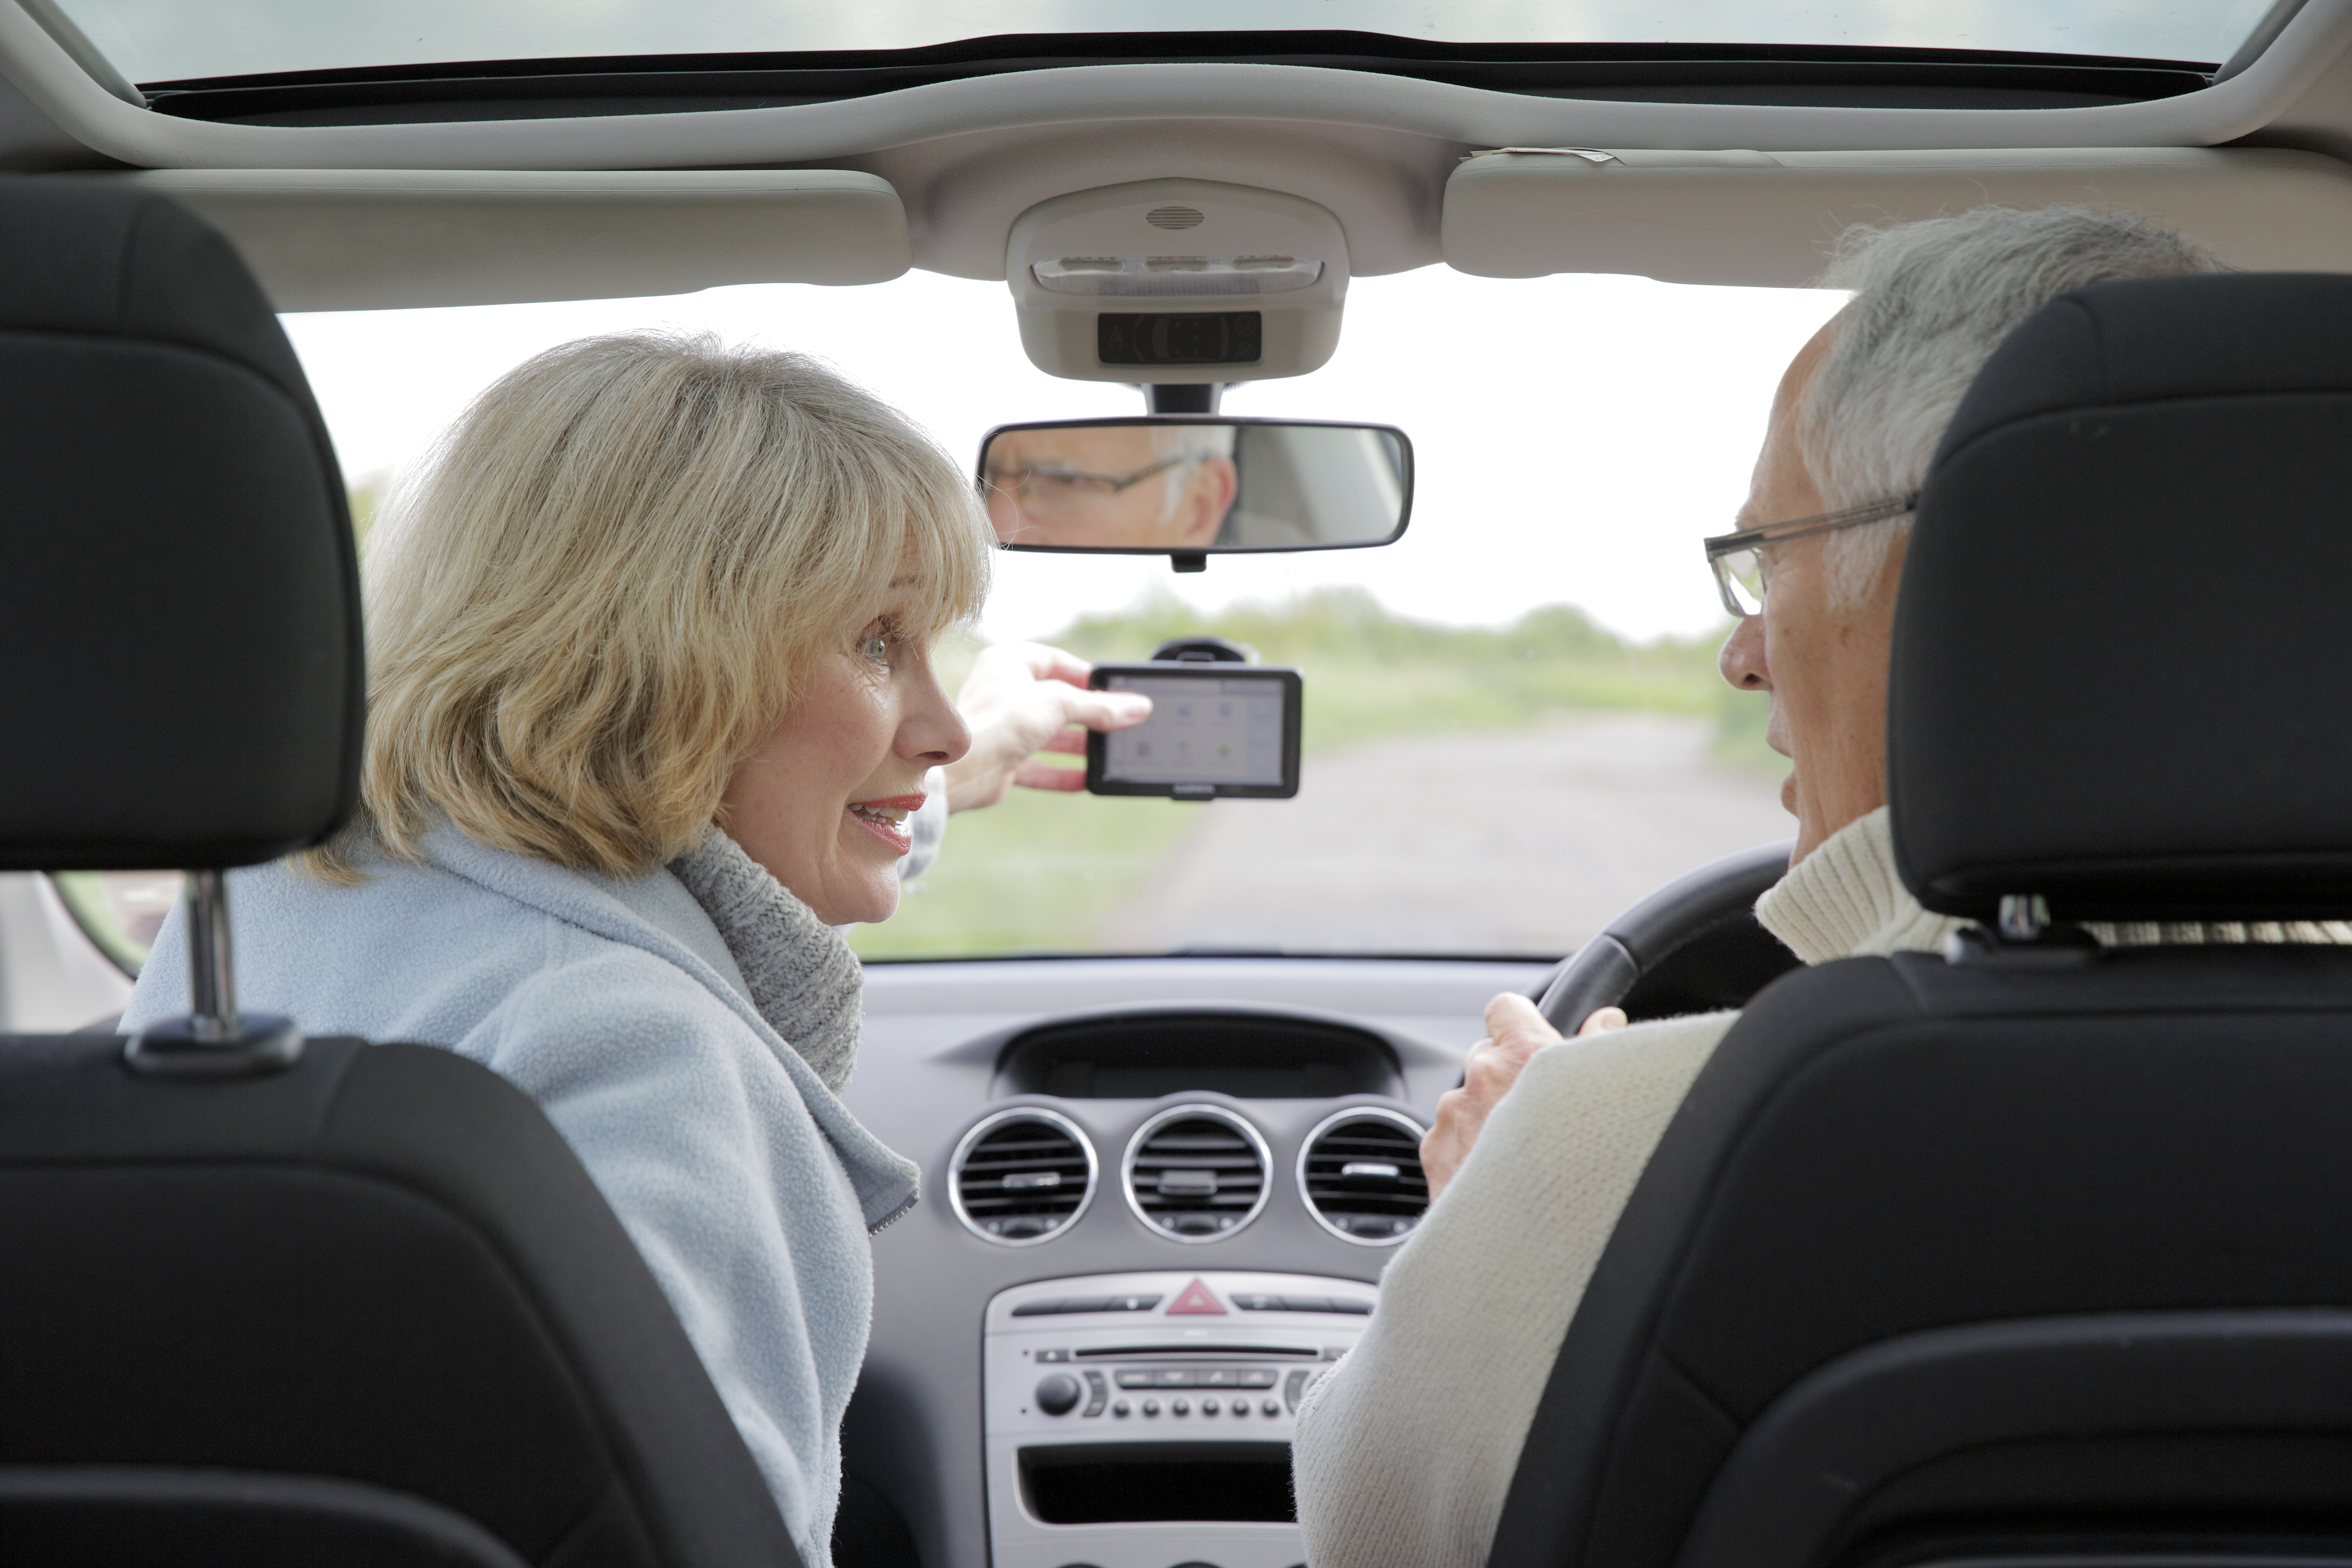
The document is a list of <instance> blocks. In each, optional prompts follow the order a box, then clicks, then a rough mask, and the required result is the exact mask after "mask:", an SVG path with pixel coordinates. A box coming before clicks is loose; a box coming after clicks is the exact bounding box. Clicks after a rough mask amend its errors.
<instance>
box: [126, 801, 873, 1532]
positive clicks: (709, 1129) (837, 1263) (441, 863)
mask: <svg viewBox="0 0 2352 1568" xmlns="http://www.w3.org/2000/svg"><path fill="white" fill-rule="evenodd" d="M728 847H729V848H730V849H731V848H732V846H728ZM425 848H426V852H427V858H428V861H429V863H428V864H425V865H406V864H402V863H398V862H394V861H388V860H385V859H383V858H382V857H380V856H375V855H373V854H371V853H367V852H362V855H361V856H360V857H358V864H359V865H360V867H361V868H362V870H364V871H365V872H366V873H367V874H368V880H367V881H366V882H365V883H363V884H362V885H361V886H359V887H357V888H334V887H329V886H326V885H324V884H322V883H320V882H318V881H316V880H315V879H311V878H309V877H307V876H304V875H302V874H299V873H298V872H295V871H293V870H291V869H289V868H286V867H284V866H282V865H280V866H265V867H258V868H254V869H252V870H247V871H239V872H236V873H234V874H232V875H231V877H230V879H229V883H230V889H231V890H230V911H231V922H232V930H233V931H234V935H235V943H236V946H235V956H236V976H237V995H238V1002H239V1005H240V1006H242V1007H248V1008H252V1009H254V1010H257V1011H268V1012H277V1013H284V1014H287V1015H289V1016H291V1017H292V1018H293V1019H294V1021H295V1023H296V1025H297V1026H299V1027H300V1028H301V1029H302V1030H303V1031H304V1032H305V1033H307V1034H312V1035H358V1036H362V1037H365V1038H368V1039H371V1040H377V1041H387V1040H404V1041H412V1042H416V1043H421V1044H426V1045H436V1046H445V1047H449V1048H451V1049H453V1050H456V1051H457V1052H458V1053H459V1054H460V1055H463V1056H467V1057H470V1058H473V1059H474V1060H476V1061H478V1062H480V1063H482V1064H483V1065H484V1066H486V1067H488V1068H491V1069H492V1070H493V1071H495V1072H497V1073H499V1075H500V1076H501V1077H504V1078H506V1079H509V1080H510V1081H511V1082H513V1083H515V1084H516V1085H518V1086H520V1088H521V1089H523V1090H525V1091H526V1092H527V1093H529V1094H530V1096H531V1098H532V1099H534V1100H537V1101H538V1102H539V1103H540V1105H541V1108H542V1109H543V1110H545V1111H546V1112H547V1114H548V1116H549V1118H550V1119H551V1121H553V1122H554V1123H555V1125H556V1127H557V1129H558V1130H559V1131H562V1134H563V1136H564V1138H565V1139H566V1140H567V1141H568V1142H570V1143H571V1145H572V1149H573V1151H574V1152H577V1153H578V1154H579V1156H580V1158H581V1162H582V1163H583V1164H584V1165H586V1167H587V1169H588V1173H589V1175H590V1176H591V1177H592V1178H593V1180H594V1181H595V1183H596V1185H597V1187H598V1189H599V1190H600V1191H601V1192H603V1194H604V1197H605V1200H606V1201H607V1202H608V1203H610V1204H611V1205H613V1208H614V1212H615V1213H616V1214H618V1215H619V1216H620V1219H621V1223H622V1224H623V1225H624V1226H626V1227H627V1230H628V1233H629V1236H630V1237H631V1239H632V1240H634V1241H635V1243H636V1245H637V1249H638V1251H639V1252H641V1253H642V1254H644V1256H645V1259H646V1264H647V1265H648V1266H649V1267H650V1268H652V1270H653V1274H654V1278H655V1279H656V1280H658V1281H659V1282H660V1284H661V1288H662V1289H663V1291H664V1293H665V1294H667V1296H668V1298H669V1301H670V1305H671V1306H672V1307H674V1308H675V1309H676V1310H677V1315H678V1318H679V1320H680V1321H682V1322H683V1323H684V1324H685V1327H686V1331H687V1335H688V1339H689V1340H691V1341H692V1342H693V1344H694V1347H695V1349H696V1350H697V1351H698V1352H699V1353H700V1355H701V1357H702V1363H703V1364H704V1366H706V1367H707V1368H709V1372H710V1376H711V1380H712V1382H714V1383H715V1384H718V1387H719V1394H720V1396H721V1397H722V1398H723V1399H724V1400H725V1401H726V1404H727V1408H728V1410H729V1411H730V1414H732V1415H733V1416H734V1418H735V1424H736V1426H738V1428H740V1431H741V1432H742V1434H743V1438H744V1441H745V1442H746V1443H747V1444H748V1445H749V1446H750V1447H751V1454H752V1457H753V1458H755V1459H757V1460H758V1462H759V1465H760V1468H761V1471H762V1472H763V1473H764V1474H765V1476H766V1477H767V1480H768V1484H769V1487H770V1488H771V1489H772V1491H773V1492H774V1494H775V1498H776V1502H777V1506H778V1508H779V1509H780V1510H782V1514H783V1518H784V1522H785V1525H786V1527H787V1528H788V1529H789V1530H790V1531H791V1533H792V1537H793V1544H794V1545H795V1546H797V1547H798V1548H799V1549H800V1553H801V1557H802V1560H803V1562H805V1563H809V1564H810V1565H811V1568H821V1565H822V1564H824V1563H829V1562H830V1561H831V1551H830V1547H831V1540H832V1533H833V1515H834V1509H835V1502H836V1501H837V1500H838V1496H839V1492H840V1485H841V1480H840V1477H841V1447H840V1435H841V1418H842V1412H843V1410H844V1409H845V1406H846V1405H848V1402H849V1394H850V1390H851V1388H852V1387H853V1386H854V1385H855V1384H856V1381H857V1369H858V1363H860V1362H861V1361H862V1360H864V1358H865V1354H866V1332H867V1329H868V1326H869V1324H870V1321H871V1319H872V1314H873V1299H874V1265H873V1253H872V1249H871V1247H870V1245H869V1243H868V1241H867V1236H868V1233H869V1232H870V1231H871V1230H874V1229H878V1228H880V1227H881V1226H884V1225H887V1224H888V1223H889V1222H890V1221H891V1220H892V1219H894V1218H896V1217H897V1216H898V1215H900V1214H902V1213H904V1212H905V1211H906V1209H907V1208H908V1206H910V1205H912V1204H913V1203H914V1201H915V1195H916V1174H917V1172H916V1167H915V1166H914V1165H913V1164H911V1163H908V1161H906V1160H903V1159H900V1158H899V1157H898V1155H896V1154H894V1153H892V1152H890V1151H889V1150H888V1149H887V1148H885V1147H883V1145H882V1144H881V1143H880V1142H878V1141H877V1140H876V1139H875V1137H874V1136H873V1135H872V1134H871V1133H869V1132H867V1131H866V1130H865V1129H864V1128H863V1127H861V1126H859V1125H858V1123H857V1121H856V1119H855V1118H854V1117H852V1116H851V1115H850V1113H849V1111H848V1110H847V1108H845V1106H844V1105H843V1104H842V1103H841V1101H840V1100H838V1099H837V1098H835V1095H834V1093H833V1091H832V1090H831V1089H827V1088H826V1087H825V1085H824V1082H823V1081H822V1080H821V1079H819V1077H818V1075H817V1073H816V1071H815V1070H814V1068H811V1067H810V1065H809V1064H808V1063H807V1062H806V1061H804V1060H803V1058H801V1056H800V1054H799V1053H798V1052H797V1051H795V1050H794V1049H793V1047H791V1046H790V1045H788V1044H787V1043H786V1041H785V1039H784V1038H783V1037H782V1036H781V1035H780V1034H778V1032H777V1031H776V1029H775V1028H773V1027H772V1026H770V1024H769V1022H768V1020H767V1019H765V1018H763V1017H762V1016H761V1014H760V1011H759V1008H758V1007H757V1005H755V1004H754V1002H753V1000H752V994H751V987H750V986H749V985H747V984H746V983H745V980H744V976H743V974H742V972H741V970H740V968H739V967H738V965H737V963H736V962H735V960H734V958H733V957H732V956H731V955H730V952H729V949H728V944H727V942H726V941H725V939H723V938H722V936H721V935H720V932H719V928H718V927H717V926H715V925H714V924H713V923H712V921H711V918H710V916H709V915H708V914H706V913H705V912H704V910H703V908H702V907H701V905H699V904H698V902H697V901H696V900H695V898H694V896H693V895H692V894H691V893H689V892H688V890H687V888H686V885H685V884H684V883H683V882H681V881H680V880H679V879H678V878H677V876H675V875H673V874H672V873H670V872H669V871H667V870H663V871H656V872H655V873H654V874H652V875H650V876H646V877H639V878H634V879H615V878H610V877H601V876H596V875H593V874H583V873H578V872H572V871H566V870H563V869H562V868H559V867H555V866H551V865H549V864H546V863H544V862H542V861H538V860H532V859H529V858H524V857H521V856H518V855H510V854H507V853H504V852H502V851H499V850H495V849H488V848H484V847H482V846H481V845H478V844H477V843H475V842H473V841H472V840H471V839H468V838H467V837H464V836H463V835H462V834H460V833H458V832H457V831H456V830H455V829H454V828H451V827H448V826H443V827H441V828H440V829H438V830H436V832H435V833H434V834H433V835H432V836H431V837H428V838H427V840H426V841H425ZM681 864H683V863H681ZM778 891H779V892H780V893H781V891H782V890H781V889H778ZM782 896H783V897H784V898H785V899H787V900H789V899H790V895H789V894H784V895H782ZM793 908H795V909H797V910H800V911H801V912H802V913H803V914H806V910H805V906H801V905H798V904H797V901H796V900H795V901H793ZM806 918H807V922H808V923H809V925H810V927H811V928H812V929H813V930H814V931H820V932H822V933H823V939H824V940H829V941H831V942H839V940H840V939H839V938H838V937H837V936H835V935H834V933H831V932H829V931H823V928H822V927H821V926H816V925H815V924H814V915H813V914H808V915H806ZM182 920H183V916H182V911H181V910H174V911H173V914H172V916H171V918H170V919H169V920H167V921H165V922H164V926H163V931H162V932H161V933H160V934H159V936H158V938H157V941H156V944H155V950H154V952H153V954H152V957H151V958H150V960H149V962H148V963H147V965H146V968H145V970H144V972H143V973H142V976H141V978H140V981H139V984H138V987H137V989H136V990H135V991H134V992H133V993H132V995H131V1006H130V1009H129V1011H127V1012H126V1013H125V1014H124V1015H123V1021H122V1027H123V1028H124V1029H125V1030H126V1031H132V1030H136V1029H138V1028H140V1027H142V1026H144V1025H146V1024H148V1023H151V1022H152V1021H154V1020H155V1019H157V1018H161V1017H166V1016H172V1015H174V1014H178V1013H183V1012H185V1011H186V1009H187V1005H188V994H187V942H186V935H185V932H184V928H183V923H182ZM848 995H849V997H850V1001H849V1004H848V1005H849V1006H850V1007H851V1008H852V1009H853V1010H854V1009H855V1007H856V1000H855V997H856V991H855V987H854V986H852V987H851V988H850V989H849V992H848ZM834 1022H835V1024H836V1025H838V1023H839V1022H840V1021H839V1020H835V1021H834ZM846 1025H847V1027H848V1028H849V1030H850V1031H852V1036H851V1037H852V1038H853V1039H854V1031H855V1029H856V1018H855V1016H854V1012H853V1016H851V1017H850V1018H849V1019H847V1020H846Z"/></svg>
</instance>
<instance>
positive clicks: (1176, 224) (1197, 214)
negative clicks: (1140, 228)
mask: <svg viewBox="0 0 2352 1568" xmlns="http://www.w3.org/2000/svg"><path fill="white" fill-rule="evenodd" d="M1127 210H1128V211H1129V212H1133V211H1134V210H1135V209H1134V208H1133V207H1129V208H1128V209H1127ZM1143 221H1144V222H1146V223H1148V224H1150V226H1152V227H1154V228H1198V227H1200V226H1201V209H1200V208H1199V207H1153V208H1152V209H1151V210H1150V212H1148V213H1145V214H1144V215H1143Z"/></svg>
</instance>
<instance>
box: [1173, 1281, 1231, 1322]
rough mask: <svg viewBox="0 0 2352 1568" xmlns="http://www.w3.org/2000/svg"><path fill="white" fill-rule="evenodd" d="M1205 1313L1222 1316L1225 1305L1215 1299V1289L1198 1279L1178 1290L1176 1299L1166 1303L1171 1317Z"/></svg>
mask: <svg viewBox="0 0 2352 1568" xmlns="http://www.w3.org/2000/svg"><path fill="white" fill-rule="evenodd" d="M1207 1313H1214V1314H1215V1315H1216V1316H1218V1317H1220V1318H1222V1317H1223V1316H1224V1315H1225V1305H1224V1303H1223V1302H1222V1301H1220V1300H1217V1295H1216V1292H1215V1291H1213V1290H1212V1289H1209V1288H1208V1287H1207V1286H1206V1285H1204V1284H1202V1282H1201V1281H1200V1280H1198V1279H1195V1280H1193V1281H1192V1283H1191V1284H1190V1285H1187V1286H1185V1287H1184V1289H1181V1290H1180V1291H1178V1292H1177V1294H1176V1299H1175V1300H1173V1301H1171V1302H1169V1303H1168V1315H1169V1316H1170V1317H1171V1318H1177V1317H1184V1316H1187V1315H1190V1316H1195V1317H1197V1316H1201V1315H1203V1314H1207Z"/></svg>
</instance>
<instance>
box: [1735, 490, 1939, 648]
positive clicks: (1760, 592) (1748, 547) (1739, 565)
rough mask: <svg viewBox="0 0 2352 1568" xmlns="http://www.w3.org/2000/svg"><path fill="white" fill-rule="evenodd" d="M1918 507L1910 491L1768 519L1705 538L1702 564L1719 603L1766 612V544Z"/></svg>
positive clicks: (1739, 611)
mask: <svg viewBox="0 0 2352 1568" xmlns="http://www.w3.org/2000/svg"><path fill="white" fill-rule="evenodd" d="M1918 509H1919V492H1918V491H1917V490H1913V491H1912V492H1911V493H1910V494H1909V495H1907V496H1889V497H1887V498H1886V499H1885V500H1874V501H1865V502H1864V504H1862V505H1861V506H1850V507H1847V508H1846V509H1845V510H1843V511H1825V512H1823V513H1822V514H1821V515H1820V516H1819V517H1792V518H1790V519H1789V520H1788V521H1786V522H1768V523H1766V524H1764V525H1763V526H1762V527H1761V528H1743V529H1741V530H1740V531H1738V532H1737V533H1719V534H1717V535H1716V536H1715V537H1714V538H1713V539H1710V540H1708V541H1707V542H1706V563H1707V565H1708V567H1709V568H1710V569H1712V570H1713V571H1714V573H1715V588H1716V592H1717V593H1718V594H1720V595H1723V607H1724V608H1725V609H1727V610H1729V611H1730V612H1731V613H1732V614H1733V615H1734V616H1743V617H1744V616H1760V615H1762V614H1763V613H1764V547H1765V546H1766V545H1769V544H1782V543H1786V542H1788V541H1790V540H1791V539H1802V538H1804V537H1805V536H1806V535H1807V534H1811V533H1829V532H1832V531H1835V530H1837V529H1841V528H1858V527H1860V526H1861V525H1862V524H1864V523H1865V522H1884V521H1886V520H1887V519H1888V518H1891V517H1901V516H1903V515H1905V514H1906V513H1907V512H1912V511H1916V510H1918Z"/></svg>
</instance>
